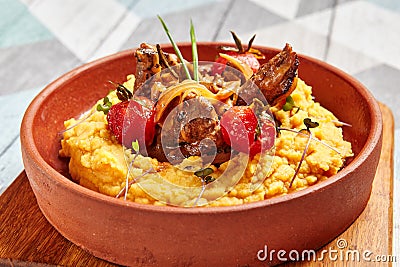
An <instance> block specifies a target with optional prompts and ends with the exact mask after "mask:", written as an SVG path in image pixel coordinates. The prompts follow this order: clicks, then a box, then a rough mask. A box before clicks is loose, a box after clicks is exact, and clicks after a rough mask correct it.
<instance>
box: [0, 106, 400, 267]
mask: <svg viewBox="0 0 400 267" xmlns="http://www.w3.org/2000/svg"><path fill="white" fill-rule="evenodd" d="M381 110H382V114H383V122H384V124H383V147H382V154H381V158H380V161H379V165H378V170H377V173H376V176H375V180H374V184H373V189H372V194H371V198H370V200H369V202H368V205H367V207H366V209H365V210H364V212H363V213H362V214H361V215H360V217H359V218H358V219H357V220H356V221H355V222H354V223H353V224H352V225H351V226H350V227H349V228H348V229H347V230H346V231H345V232H343V233H342V234H341V235H340V236H339V237H337V238H336V239H335V240H333V241H332V242H331V243H329V244H327V245H326V246H325V247H323V248H322V249H321V250H319V251H317V253H316V255H317V259H318V258H320V257H321V255H322V251H323V250H325V251H326V252H325V253H324V254H323V255H325V256H324V258H323V260H317V261H316V262H291V263H287V264H285V266H310V265H313V266H315V265H317V266H366V265H370V266H392V264H391V263H388V262H387V263H379V264H378V263H377V262H371V263H368V264H367V262H366V261H364V260H363V259H362V254H363V253H365V251H367V252H366V253H367V254H368V255H367V256H369V257H370V258H371V259H374V257H375V256H377V255H391V254H392V238H393V233H392V228H393V227H392V226H393V144H394V122H393V116H392V113H391V111H390V110H389V109H388V108H387V107H386V106H384V105H381ZM335 250H336V251H337V252H336V253H335V252H334V251H335ZM355 250H357V251H358V253H360V257H361V258H360V261H359V262H358V261H357V258H356V254H351V253H349V251H355ZM332 251H333V252H332ZM368 251H370V252H371V253H372V254H369V253H368ZM329 252H330V253H331V256H332V257H331V258H334V256H335V255H336V256H337V257H338V259H337V260H336V261H332V260H331V259H330V258H329V255H328V253H329ZM354 253H357V252H354ZM346 255H347V259H348V260H346ZM352 255H355V256H354V258H353V256H352ZM341 258H343V260H341ZM353 259H354V260H353ZM398 260H400V259H398ZM0 265H1V266H3V265H5V266H49V265H50V266H51V265H58V266H59V265H61V266H70V265H73V266H116V265H115V264H112V263H109V262H106V261H103V260H100V259H98V258H96V257H94V256H92V255H91V254H89V253H88V252H86V251H84V250H83V249H81V248H79V247H77V246H76V245H74V244H73V243H71V242H70V241H68V240H67V239H65V238H64V237H62V236H61V235H60V234H59V233H58V232H57V231H56V230H55V229H54V228H53V227H52V226H51V225H50V224H49V223H48V222H47V220H46V218H45V217H44V216H43V215H42V213H41V212H40V210H39V207H38V205H37V203H36V199H35V196H34V194H33V192H32V190H31V187H30V185H29V181H28V178H27V177H26V173H25V172H22V173H21V174H20V175H19V176H18V177H17V178H16V180H15V181H14V182H13V183H12V184H11V186H10V187H9V188H8V189H7V190H6V191H5V192H4V193H3V194H2V195H1V196H0Z"/></svg>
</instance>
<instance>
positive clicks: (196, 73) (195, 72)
mask: <svg viewBox="0 0 400 267" xmlns="http://www.w3.org/2000/svg"><path fill="white" fill-rule="evenodd" d="M190 41H191V43H192V61H193V76H194V80H195V81H196V82H199V57H198V54H197V44H196V35H195V32H194V26H193V21H192V20H190Z"/></svg>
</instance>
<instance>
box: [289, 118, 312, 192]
mask: <svg viewBox="0 0 400 267" xmlns="http://www.w3.org/2000/svg"><path fill="white" fill-rule="evenodd" d="M303 123H304V125H305V126H306V129H303V130H300V132H302V131H306V132H307V133H308V139H307V143H306V146H305V148H304V150H303V153H302V154H301V159H300V161H299V164H298V165H297V168H296V171H295V173H294V175H293V177H292V179H291V180H290V184H289V188H291V187H292V185H293V182H294V179H295V178H296V176H297V174H298V173H299V171H300V167H301V164H302V163H303V161H304V158H305V157H306V153H307V150H308V147H309V146H310V143H311V138H312V133H311V131H310V129H311V128H316V127H318V126H319V123H318V122H314V121H312V120H311V119H310V118H305V119H304V120H303Z"/></svg>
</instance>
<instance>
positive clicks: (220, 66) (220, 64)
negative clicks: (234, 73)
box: [212, 51, 260, 75]
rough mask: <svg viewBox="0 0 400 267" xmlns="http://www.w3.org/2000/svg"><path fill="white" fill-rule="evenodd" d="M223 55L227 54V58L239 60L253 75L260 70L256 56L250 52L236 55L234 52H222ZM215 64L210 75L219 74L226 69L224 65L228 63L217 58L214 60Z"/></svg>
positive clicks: (223, 59)
mask: <svg viewBox="0 0 400 267" xmlns="http://www.w3.org/2000/svg"><path fill="white" fill-rule="evenodd" d="M224 54H227V55H229V56H232V57H234V58H236V59H238V60H240V61H241V62H242V63H244V64H247V65H248V66H249V67H250V68H251V69H252V70H253V73H256V72H257V71H258V69H259V68H260V62H259V61H258V59H257V58H256V56H255V55H254V54H253V53H250V52H245V53H238V52H234V51H227V52H224ZM215 63H216V64H214V65H213V68H212V74H213V75H215V74H221V73H222V72H223V71H224V70H225V67H226V64H227V63H228V60H226V59H225V58H222V57H218V58H217V59H216V60H215Z"/></svg>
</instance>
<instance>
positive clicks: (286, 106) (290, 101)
mask: <svg viewBox="0 0 400 267" xmlns="http://www.w3.org/2000/svg"><path fill="white" fill-rule="evenodd" d="M293 108H297V111H296V113H297V112H299V110H300V107H298V106H296V104H295V103H294V100H293V98H292V96H288V97H286V103H285V104H284V105H283V106H282V109H283V111H291V110H292V109H293Z"/></svg>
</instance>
